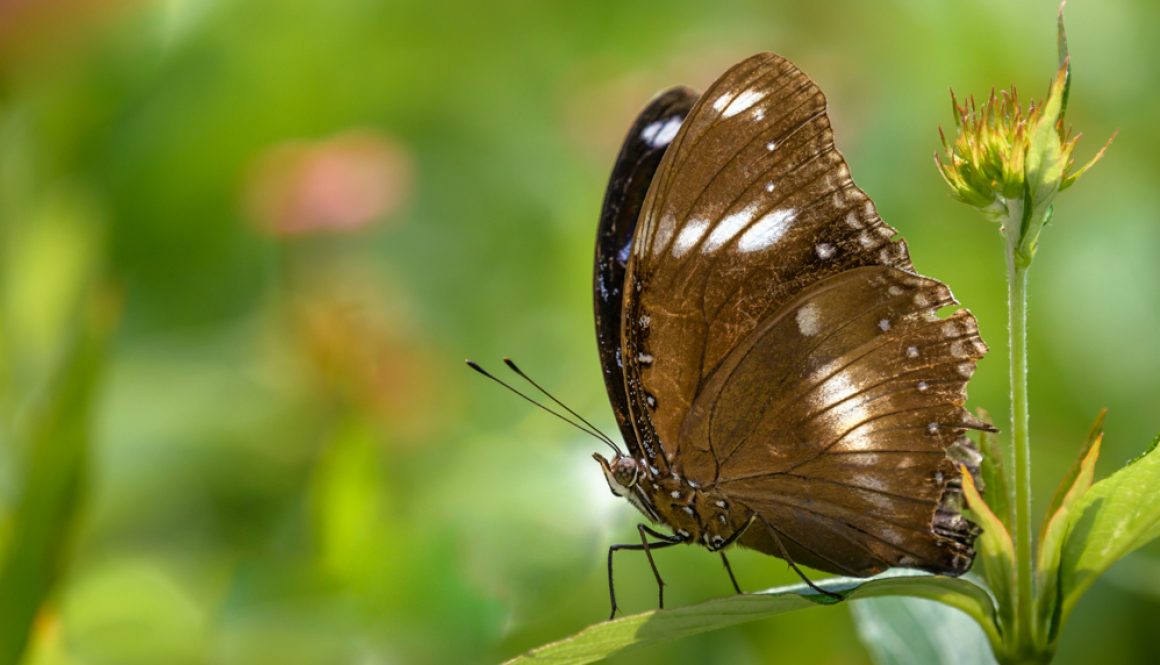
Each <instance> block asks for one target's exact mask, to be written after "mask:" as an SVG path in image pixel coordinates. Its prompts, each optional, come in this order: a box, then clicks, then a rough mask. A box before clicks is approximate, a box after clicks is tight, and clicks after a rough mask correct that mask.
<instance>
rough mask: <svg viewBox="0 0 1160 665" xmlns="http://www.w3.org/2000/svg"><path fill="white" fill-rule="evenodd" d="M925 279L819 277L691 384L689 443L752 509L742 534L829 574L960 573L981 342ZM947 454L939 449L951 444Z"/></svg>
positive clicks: (967, 319)
mask: <svg viewBox="0 0 1160 665" xmlns="http://www.w3.org/2000/svg"><path fill="white" fill-rule="evenodd" d="M951 304H954V300H953V298H952V297H951V294H950V291H949V290H948V289H947V288H946V286H945V285H943V284H941V283H940V282H937V281H935V280H931V279H927V278H924V277H919V276H917V275H914V274H912V273H907V272H904V271H901V270H898V269H895V268H888V267H883V266H875V267H864V268H857V269H854V270H850V271H847V272H845V273H841V274H839V275H835V276H833V277H830V278H827V279H824V280H822V281H820V282H818V283H816V284H814V285H812V286H811V287H809V288H807V289H806V290H805V291H803V292H802V293H801V294H800V295H799V296H798V297H797V298H795V299H794V300H793V301H791V302H790V303H788V304H787V305H786V306H785V307H783V308H782V309H781V310H780V311H779V312H778V313H777V314H776V315H775V316H772V317H770V318H769V319H767V320H766V321H764V322H763V323H762V325H761V326H759V327H758V328H757V329H756V330H755V331H754V332H753V333H751V334H750V336H749V337H748V338H746V339H745V340H743V341H742V342H741V343H740V344H738V346H737V347H736V349H735V350H734V351H733V352H732V353H730V354H729V356H728V357H727V358H726V359H725V361H724V362H723V363H722V364H721V365H720V367H719V368H718V369H717V370H716V371H715V372H713V374H712V375H711V376H710V377H709V378H708V379H707V380H706V383H705V385H704V387H703V389H702V390H701V391H700V393H699V394H698V395H697V398H696V400H695V401H694V405H693V408H692V410H691V411H690V414H689V417H688V418H687V419H686V423H685V427H686V429H685V431H684V432H682V446H683V447H682V455H684V454H685V451H688V452H689V453H692V451H693V450H696V451H697V454H695V455H692V454H691V455H690V458H689V459H690V461H692V462H693V464H694V465H696V466H697V468H702V469H715V470H716V476H715V477H714V478H712V479H711V480H709V481H706V484H707V485H708V486H711V487H713V488H715V489H716V490H717V491H718V492H720V493H721V494H723V495H725V496H728V497H729V498H730V500H731V501H733V502H734V503H738V504H741V505H744V506H746V507H747V508H749V509H750V510H752V511H753V512H754V513H755V514H756V520H757V521H756V525H755V526H756V528H751V529H750V530H749V531H747V532H746V534H745V535H744V536H743V537H742V540H741V542H742V544H745V545H747V546H750V547H753V548H755V549H759V550H761V551H764V552H767V553H769V554H774V555H780V554H781V549H780V547H779V546H778V545H777V543H776V542H775V541H774V538H773V535H772V534H773V533H776V534H779V536H780V538H781V540H782V541H783V544H785V545H786V546H787V547H788V546H790V545H792V546H793V547H791V550H792V549H797V550H798V551H797V552H796V553H795V554H793V556H794V557H795V561H799V562H801V563H806V564H808V565H811V566H813V567H815V568H820V569H823V570H829V571H832V572H838V573H844V574H855V575H869V574H873V573H875V572H878V571H880V570H882V569H883V568H886V567H891V566H908V567H916V568H924V569H927V570H931V571H933V572H941V573H951V574H960V573H962V572H964V571H965V570H966V569H967V567H969V566H970V563H971V560H972V557H973V551H972V550H971V542H972V540H973V537H974V528H973V526H972V525H971V524H970V523H969V522H967V521H966V520H964V519H962V518H961V516H960V514H959V513H960V506H959V501H960V485H959V471H958V467H957V462H962V463H965V464H967V465H968V466H969V467H974V466H976V465H977V463H978V459H977V454H976V453H974V450H973V448H972V446H971V443H970V440H969V439H967V438H966V437H965V436H964V434H963V432H964V430H965V429H966V428H972V427H976V428H977V427H983V426H984V425H983V424H982V423H980V422H978V421H977V420H976V419H974V418H972V417H970V416H969V415H968V414H967V412H966V411H965V410H964V409H963V408H962V405H963V402H964V400H965V389H966V383H967V380H968V379H969V377H970V376H971V374H972V372H973V371H974V366H975V361H976V360H977V359H978V358H981V357H982V356H983V354H984V353H985V352H986V350H987V349H986V346H985V345H984V344H983V342H982V340H981V339H980V338H979V335H978V327H977V326H976V324H975V320H974V318H973V317H972V316H971V315H970V313H969V312H967V311H965V310H960V311H959V312H957V313H955V314H954V315H953V316H951V317H949V318H947V319H941V318H939V317H938V316H937V314H936V311H937V310H938V309H939V308H940V307H944V306H947V305H951ZM948 451H949V453H950V454H949V455H948Z"/></svg>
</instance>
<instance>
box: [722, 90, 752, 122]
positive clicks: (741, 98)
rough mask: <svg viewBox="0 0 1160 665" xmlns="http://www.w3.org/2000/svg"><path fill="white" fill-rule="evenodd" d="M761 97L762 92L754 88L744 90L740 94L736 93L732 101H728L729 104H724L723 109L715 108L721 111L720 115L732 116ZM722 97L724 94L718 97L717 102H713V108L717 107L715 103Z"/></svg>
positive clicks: (724, 116)
mask: <svg viewBox="0 0 1160 665" xmlns="http://www.w3.org/2000/svg"><path fill="white" fill-rule="evenodd" d="M761 97H762V94H761V93H760V92H758V91H756V90H746V91H745V92H743V93H741V94H740V95H737V96H736V97H734V98H733V101H731V102H729V105H728V106H726V107H725V108H724V110H722V109H717V110H719V111H721V117H723V118H732V117H733V116H735V115H737V114H738V113H741V112H742V111H744V110H745V109H747V108H749V107H750V106H753V105H754V104H756V103H757V102H758V101H760V100H761ZM723 98H724V95H722V96H721V97H718V98H717V102H714V103H713V108H717V103H718V102H720V101H721V100H722V99H723Z"/></svg>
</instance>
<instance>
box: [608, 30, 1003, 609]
mask: <svg viewBox="0 0 1160 665" xmlns="http://www.w3.org/2000/svg"><path fill="white" fill-rule="evenodd" d="M594 293H595V313H596V336H597V345H598V348H599V353H600V361H601V366H602V369H603V373H604V380H605V385H606V387H607V390H608V395H609V398H610V401H611V403H612V408H613V411H614V413H615V416H616V421H617V424H618V426H619V429H620V432H621V434H622V436H623V439H624V441H625V443H626V446H627V450H626V451H624V452H621V451H620V450H619V449H617V450H616V452H615V453H614V454H613V455H612V456H611V457H610V458H605V457H603V456H602V455H600V454H596V455H594V457H595V459H596V461H597V462H598V463H599V464H600V467H601V469H602V470H603V473H604V476H605V478H606V480H607V482H608V486H609V488H610V489H611V490H612V492H613V494H615V495H617V496H621V497H624V498H625V499H627V500H628V501H629V503H631V504H632V505H633V506H635V507H636V508H637V509H638V510H639V511H640V512H641V513H643V514H644V515H645V517H647V518H648V520H649V522H651V523H652V524H656V525H661V526H663V527H666V528H667V530H668V531H670V532H671V533H664V532H661V531H658V530H656V529H654V528H653V527H652V526H649V525H648V524H640V525H638V532H639V535H640V542H639V543H632V544H622V545H614V546H613V547H612V548H610V549H609V552H608V576H609V593H610V596H611V600H612V613H613V615H615V614H616V611H617V603H616V598H615V591H614V589H613V585H612V577H613V576H612V560H613V553H614V552H615V551H618V550H622V549H637V550H644V551H645V553H646V554H647V555H648V558H649V561H650V563H651V564H652V567H653V573H654V575H655V576H656V579H657V583H658V587H659V588H660V592H659V593H660V603H661V606H662V607H663V604H664V596H663V582H662V580H661V576H660V574H659V572H658V571H657V568H656V565H655V563H654V562H653V559H652V553H651V552H652V550H654V549H658V548H661V547H668V546H671V545H676V544H680V543H692V544H698V545H701V546H704V547H705V548H707V549H709V550H710V551H714V552H721V556H722V561H723V562H724V563H725V566H726V569H727V570H728V571H729V576H730V579H731V580H732V582H733V586H734V588H735V589H737V590H738V591H740V588H739V587H738V585H737V582H736V579H735V578H734V576H733V573H732V570H731V569H730V568H729V562H728V559H726V558H725V557H724V549H725V548H727V547H729V546H730V545H732V544H734V543H736V544H738V545H741V546H743V547H747V548H751V549H754V550H758V551H760V552H764V553H766V554H770V555H773V556H776V557H780V558H782V559H785V560H787V561H788V562H789V563H790V565H791V566H793V567H794V569H795V570H798V572H799V574H801V571H800V569H798V568H797V564H802V565H805V566H809V567H810V568H814V569H817V570H820V571H826V572H831V573H837V574H842V575H851V576H858V577H865V576H870V575H873V574H876V573H878V572H881V571H882V570H885V569H887V568H891V567H907V568H918V569H922V570H926V571H930V572H933V573H938V574H945V575H960V574H962V573H964V572H965V571H966V570H967V569H968V568H970V566H971V563H972V561H973V559H974V555H975V553H974V550H973V542H974V539H975V537H976V535H977V533H978V528H977V527H976V526H975V525H974V524H972V523H971V522H970V521H968V520H967V519H966V518H965V517H963V515H962V493H961V473H960V464H962V465H964V466H965V467H966V468H967V469H968V470H969V471H970V472H971V473H975V472H977V469H978V465H979V462H980V460H981V457H980V455H979V453H978V451H977V450H976V448H975V446H974V445H973V443H972V441H971V440H970V439H969V438H968V437H967V436H966V435H965V432H966V430H969V429H973V430H989V431H994V428H993V427H991V426H990V425H989V424H987V423H985V422H983V421H981V420H980V419H978V418H976V417H974V416H972V415H971V414H970V413H968V412H967V411H966V410H965V409H964V408H963V404H964V402H965V400H966V385H967V381H968V379H969V378H970V377H971V375H972V373H973V372H974V370H975V363H976V361H978V360H979V359H980V358H982V357H983V355H984V354H985V353H986V352H987V346H986V345H985V344H984V342H983V340H982V339H981V337H980V336H979V329H978V324H977V322H976V320H975V318H974V317H973V316H972V315H971V313H970V312H969V311H967V310H965V309H959V310H957V311H954V312H953V313H951V314H950V315H949V316H945V317H943V316H940V315H939V311H940V310H941V309H943V308H947V307H950V306H953V305H956V304H957V302H956V301H955V299H954V297H953V296H952V294H951V291H950V290H949V289H948V288H947V286H946V285H945V284H943V283H942V282H940V281H938V280H935V279H932V278H929V277H924V276H922V275H920V274H918V273H917V272H916V271H915V269H914V266H913V265H912V263H911V261H910V257H909V253H908V250H907V246H906V243H905V241H904V240H902V239H900V238H898V236H897V231H895V229H894V228H892V227H890V226H888V225H887V224H886V223H885V222H883V221H882V219H881V218H880V217H879V215H878V212H877V210H876V208H875V206H874V203H873V202H872V201H871V200H870V198H869V197H868V196H867V195H866V194H865V192H863V191H862V190H861V189H859V188H858V187H857V186H855V185H854V182H853V180H852V179H851V177H850V171H849V168H848V167H847V165H846V162H845V160H844V159H843V157H842V155H841V154H840V153H839V152H838V150H837V149H836V148H835V147H834V140H833V133H832V130H831V127H830V121H829V118H828V116H827V114H826V100H825V97H824V96H823V94H822V92H821V90H819V89H818V87H817V86H816V85H815V84H814V82H813V81H811V80H810V79H809V77H807V76H806V75H805V74H804V73H802V71H801V70H800V69H798V68H797V67H796V66H794V65H793V64H792V63H791V62H789V61H788V60H786V59H785V58H783V57H781V56H778V55H775V54H772V53H761V54H758V55H754V56H752V57H750V58H748V59H746V60H744V61H743V62H741V63H739V64H737V65H735V66H734V67H732V68H731V69H729V70H728V71H727V72H725V74H723V75H722V76H721V77H720V78H719V79H718V80H717V81H716V82H714V83H713V84H712V85H711V86H710V87H709V89H708V90H707V91H706V92H705V93H704V94H703V95H698V94H697V93H696V92H694V91H692V90H690V89H688V88H683V87H678V88H673V89H670V90H668V91H665V92H663V93H661V94H660V95H658V96H657V97H656V98H654V99H653V100H652V102H650V103H649V104H648V106H647V107H646V108H645V109H644V110H643V111H642V112H641V113H640V115H639V117H638V118H637V119H636V121H635V123H634V124H633V125H632V128H631V129H630V130H629V132H628V136H627V138H626V139H625V141H624V144H623V146H622V148H621V150H620V153H619V156H618V157H617V160H616V164H615V166H614V168H613V171H612V175H611V178H610V180H609V184H608V188H607V191H606V195H605V199H604V204H603V209H602V212H601V217H600V225H599V228H598V233H597V242H596V257H595V275H594ZM803 579H805V580H806V581H807V582H809V579H808V578H807V577H805V576H804V575H803ZM810 584H811V586H812V582H810ZM815 588H816V587H815Z"/></svg>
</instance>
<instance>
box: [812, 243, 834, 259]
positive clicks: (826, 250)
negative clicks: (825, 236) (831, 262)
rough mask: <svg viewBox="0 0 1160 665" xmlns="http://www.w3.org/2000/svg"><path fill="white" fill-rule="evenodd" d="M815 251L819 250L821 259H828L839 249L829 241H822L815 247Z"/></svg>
mask: <svg viewBox="0 0 1160 665" xmlns="http://www.w3.org/2000/svg"><path fill="white" fill-rule="evenodd" d="M814 251H815V252H817V254H818V258H819V259H822V260H823V261H825V260H826V259H828V258H830V257H831V256H833V255H834V252H836V251H837V250H836V249H834V246H833V245H831V244H830V243H828V242H820V243H818V245H817V246H816V247H814Z"/></svg>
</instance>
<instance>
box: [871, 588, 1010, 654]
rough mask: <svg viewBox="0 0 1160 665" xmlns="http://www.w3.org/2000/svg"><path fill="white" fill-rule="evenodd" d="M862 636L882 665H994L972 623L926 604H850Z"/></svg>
mask: <svg viewBox="0 0 1160 665" xmlns="http://www.w3.org/2000/svg"><path fill="white" fill-rule="evenodd" d="M850 613H851V615H853V617H854V623H855V625H856V626H857V628H858V636H859V637H860V638H861V639H862V643H863V644H864V645H865V646H866V650H867V651H869V652H870V656H871V658H872V659H873V660H874V662H875V663H877V664H878V665H928V664H931V663H943V664H952V663H953V664H955V665H992V664H993V663H995V656H994V653H993V652H992V649H993V647H992V645H991V643H990V642H989V641H988V639H987V634H986V633H985V632H984V631H983V630H982V628H981V627H980V626H979V624H978V623H976V622H975V621H974V620H972V619H971V617H969V616H967V615H966V614H963V613H962V612H959V611H958V610H955V609H952V608H950V607H947V606H946V605H943V604H941V603H936V602H933V601H929V600H924V599H921V598H906V597H898V598H872V599H866V600H859V601H856V602H853V603H850Z"/></svg>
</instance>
